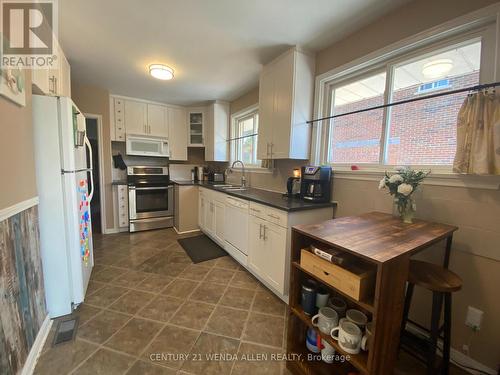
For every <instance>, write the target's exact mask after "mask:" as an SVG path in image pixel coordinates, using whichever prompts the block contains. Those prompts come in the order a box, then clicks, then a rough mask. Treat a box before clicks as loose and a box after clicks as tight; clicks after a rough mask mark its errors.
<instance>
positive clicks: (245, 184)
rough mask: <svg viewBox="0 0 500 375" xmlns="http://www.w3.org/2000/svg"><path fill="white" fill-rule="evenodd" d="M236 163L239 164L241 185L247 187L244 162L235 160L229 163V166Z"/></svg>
mask: <svg viewBox="0 0 500 375" xmlns="http://www.w3.org/2000/svg"><path fill="white" fill-rule="evenodd" d="M236 163H240V164H241V187H242V188H246V187H247V179H246V177H245V164H243V162H242V161H241V160H235V161H234V162H233V164H232V165H231V168H234V165H235V164H236Z"/></svg>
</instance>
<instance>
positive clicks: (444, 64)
mask: <svg viewBox="0 0 500 375" xmlns="http://www.w3.org/2000/svg"><path fill="white" fill-rule="evenodd" d="M452 68H453V60H451V59H437V60H433V61H429V62H428V63H426V64H424V67H423V68H422V73H423V74H424V76H425V77H427V78H440V77H444V76H445V75H446V73H448V72H449V71H450V70H451V69H452Z"/></svg>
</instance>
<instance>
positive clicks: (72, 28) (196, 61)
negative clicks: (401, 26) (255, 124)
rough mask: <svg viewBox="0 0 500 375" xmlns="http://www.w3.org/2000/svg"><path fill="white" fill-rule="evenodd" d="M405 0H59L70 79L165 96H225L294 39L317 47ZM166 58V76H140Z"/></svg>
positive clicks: (175, 99) (173, 99)
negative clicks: (172, 72)
mask: <svg viewBox="0 0 500 375" xmlns="http://www.w3.org/2000/svg"><path fill="white" fill-rule="evenodd" d="M407 2H409V0H307V1H305V0H253V1H249V0H142V1H140V0H106V1H103V0H64V1H59V20H60V21H59V38H60V39H61V44H62V46H63V49H64V51H65V53H66V55H67V57H68V59H69V61H70V64H71V70H72V79H73V80H75V81H76V82H81V83H87V84H93V85H99V86H101V87H103V88H107V89H109V90H110V91H111V92H112V93H114V94H120V95H126V96H133V97H140V98H144V99H150V100H155V101H160V102H167V103H172V104H193V103H199V102H203V101H207V100H214V99H223V100H233V99H235V98H237V97H238V96H240V95H241V94H243V93H245V92H246V91H248V90H249V89H251V88H253V87H255V86H256V85H257V83H258V75H259V72H260V70H261V68H262V65H263V64H265V63H267V62H269V61H271V60H272V59H273V58H274V57H276V56H278V55H279V54H280V53H282V52H283V51H285V50H286V49H288V48H289V47H290V46H293V45H301V46H303V47H305V48H308V49H310V50H312V51H318V50H321V49H323V48H325V47H327V46H328V45H330V44H332V43H333V42H335V41H337V40H339V39H341V38H342V37H344V36H346V35H347V34H349V33H351V32H353V31H355V30H356V29H358V28H360V27H362V26H364V25H366V24H368V23H370V22H371V21H373V20H375V19H376V18H378V17H380V16H381V15H383V14H385V13H387V12H388V11H390V10H392V9H394V8H396V7H398V6H400V5H402V4H404V3H407ZM151 63H165V64H167V65H169V66H171V67H172V68H174V70H175V78H174V80H172V81H158V80H155V79H154V78H151V77H149V75H148V72H147V66H148V65H149V64H151Z"/></svg>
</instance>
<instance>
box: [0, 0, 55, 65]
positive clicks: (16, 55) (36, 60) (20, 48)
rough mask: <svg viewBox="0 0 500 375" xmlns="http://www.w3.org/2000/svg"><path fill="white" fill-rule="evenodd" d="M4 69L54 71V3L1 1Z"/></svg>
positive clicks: (17, 0) (52, 0)
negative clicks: (44, 69)
mask: <svg viewBox="0 0 500 375" xmlns="http://www.w3.org/2000/svg"><path fill="white" fill-rule="evenodd" d="M0 3H1V13H2V16H1V22H2V50H1V52H2V54H1V55H2V67H4V68H6V67H8V68H19V69H38V68H51V67H53V64H54V61H55V60H56V59H57V58H56V56H54V54H55V52H56V51H55V50H54V38H55V37H56V36H55V32H56V28H55V24H54V23H55V21H56V20H57V18H56V17H55V8H56V4H55V0H35V1H33V2H29V1H26V0H24V1H20V0H0Z"/></svg>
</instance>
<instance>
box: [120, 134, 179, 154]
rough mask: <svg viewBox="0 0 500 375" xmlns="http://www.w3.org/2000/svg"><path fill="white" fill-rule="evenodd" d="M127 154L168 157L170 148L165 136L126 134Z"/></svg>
mask: <svg viewBox="0 0 500 375" xmlns="http://www.w3.org/2000/svg"><path fill="white" fill-rule="evenodd" d="M126 143H127V145H126V152H127V155H138V156H157V157H163V158H168V157H169V156H170V150H169V148H168V140H167V138H162V137H151V136H141V135H127V142H126Z"/></svg>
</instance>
